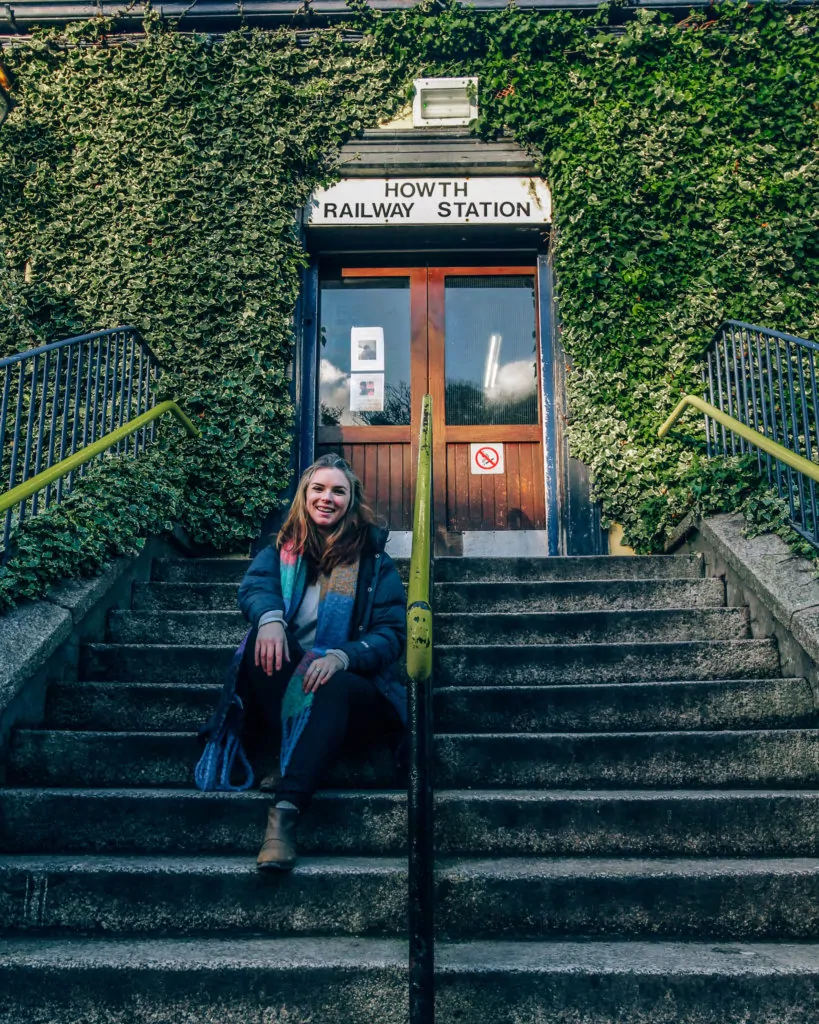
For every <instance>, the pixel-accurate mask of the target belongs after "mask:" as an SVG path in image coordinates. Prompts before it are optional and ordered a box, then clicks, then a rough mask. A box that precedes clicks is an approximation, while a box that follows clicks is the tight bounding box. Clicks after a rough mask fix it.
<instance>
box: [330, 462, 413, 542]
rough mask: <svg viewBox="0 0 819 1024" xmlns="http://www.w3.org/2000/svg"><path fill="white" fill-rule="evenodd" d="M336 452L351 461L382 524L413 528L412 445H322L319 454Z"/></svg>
mask: <svg viewBox="0 0 819 1024" xmlns="http://www.w3.org/2000/svg"><path fill="white" fill-rule="evenodd" d="M330 452H335V453H337V454H338V455H341V456H342V457H343V458H344V459H346V460H347V462H348V463H349V464H350V466H351V468H352V470H353V472H354V473H355V475H356V476H357V477H358V478H359V480H360V481H361V483H362V485H363V486H364V493H365V494H366V495H367V500H368V501H369V503H370V506H371V508H372V510H373V512H374V513H375V521H376V522H377V523H378V524H379V526H387V527H389V529H390V530H411V529H412V473H411V472H410V471H409V470H410V459H411V446H410V445H409V444H343V445H339V444H331V445H318V446H317V447H316V456H317V457H318V456H320V455H327V454H329V453H330Z"/></svg>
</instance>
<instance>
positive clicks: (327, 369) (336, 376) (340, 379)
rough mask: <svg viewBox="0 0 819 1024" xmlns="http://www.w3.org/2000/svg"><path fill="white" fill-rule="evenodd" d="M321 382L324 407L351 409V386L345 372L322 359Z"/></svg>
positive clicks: (327, 360)
mask: <svg viewBox="0 0 819 1024" xmlns="http://www.w3.org/2000/svg"><path fill="white" fill-rule="evenodd" d="M319 380H320V381H321V401H322V403H323V404H324V405H328V406H333V407H339V406H340V407H341V408H342V409H347V408H349V405H350V385H349V383H348V381H347V374H346V373H345V372H344V371H343V370H339V368H338V367H337V366H335V365H334V364H333V363H331V362H330V360H329V359H322V360H321V363H320V365H319Z"/></svg>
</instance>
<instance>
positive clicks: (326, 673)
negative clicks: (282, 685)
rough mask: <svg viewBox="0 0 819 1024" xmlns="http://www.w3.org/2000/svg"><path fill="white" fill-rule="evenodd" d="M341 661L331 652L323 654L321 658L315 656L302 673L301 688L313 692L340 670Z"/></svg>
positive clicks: (306, 691)
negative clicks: (303, 673)
mask: <svg viewBox="0 0 819 1024" xmlns="http://www.w3.org/2000/svg"><path fill="white" fill-rule="evenodd" d="M341 668H342V664H341V662H340V661H339V660H338V658H336V657H335V656H334V655H332V654H325V655H324V657H323V658H316V660H315V661H311V662H310V666H309V668H308V669H307V672H306V673H305V675H304V682H303V683H302V687H301V688H302V690H304V692H305V693H315V692H316V691H317V690H318V688H319V687H320V686H324V684H325V683H326V682H327V681H328V680H329V679H332V677H333V676H334V675H335V674H336V672H338V671H340V670H341Z"/></svg>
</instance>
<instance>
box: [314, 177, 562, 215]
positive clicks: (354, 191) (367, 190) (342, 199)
mask: <svg viewBox="0 0 819 1024" xmlns="http://www.w3.org/2000/svg"><path fill="white" fill-rule="evenodd" d="M551 219H552V197H551V193H550V192H549V188H548V186H547V185H546V182H545V181H543V180H542V179H540V178H345V179H343V180H342V181H339V182H337V183H336V184H335V185H331V186H330V187H329V188H322V189H318V191H317V192H315V193H314V194H313V196H312V198H311V200H310V202H309V204H308V206H307V222H308V224H309V225H310V226H311V227H353V226H355V227H361V226H365V227H366V226H369V227H377V226H379V225H384V224H548V223H549V222H550V221H551Z"/></svg>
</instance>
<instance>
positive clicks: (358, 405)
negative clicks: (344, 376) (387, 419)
mask: <svg viewBox="0 0 819 1024" xmlns="http://www.w3.org/2000/svg"><path fill="white" fill-rule="evenodd" d="M383 411H384V374H383V373H351V374H350V412H383Z"/></svg>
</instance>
